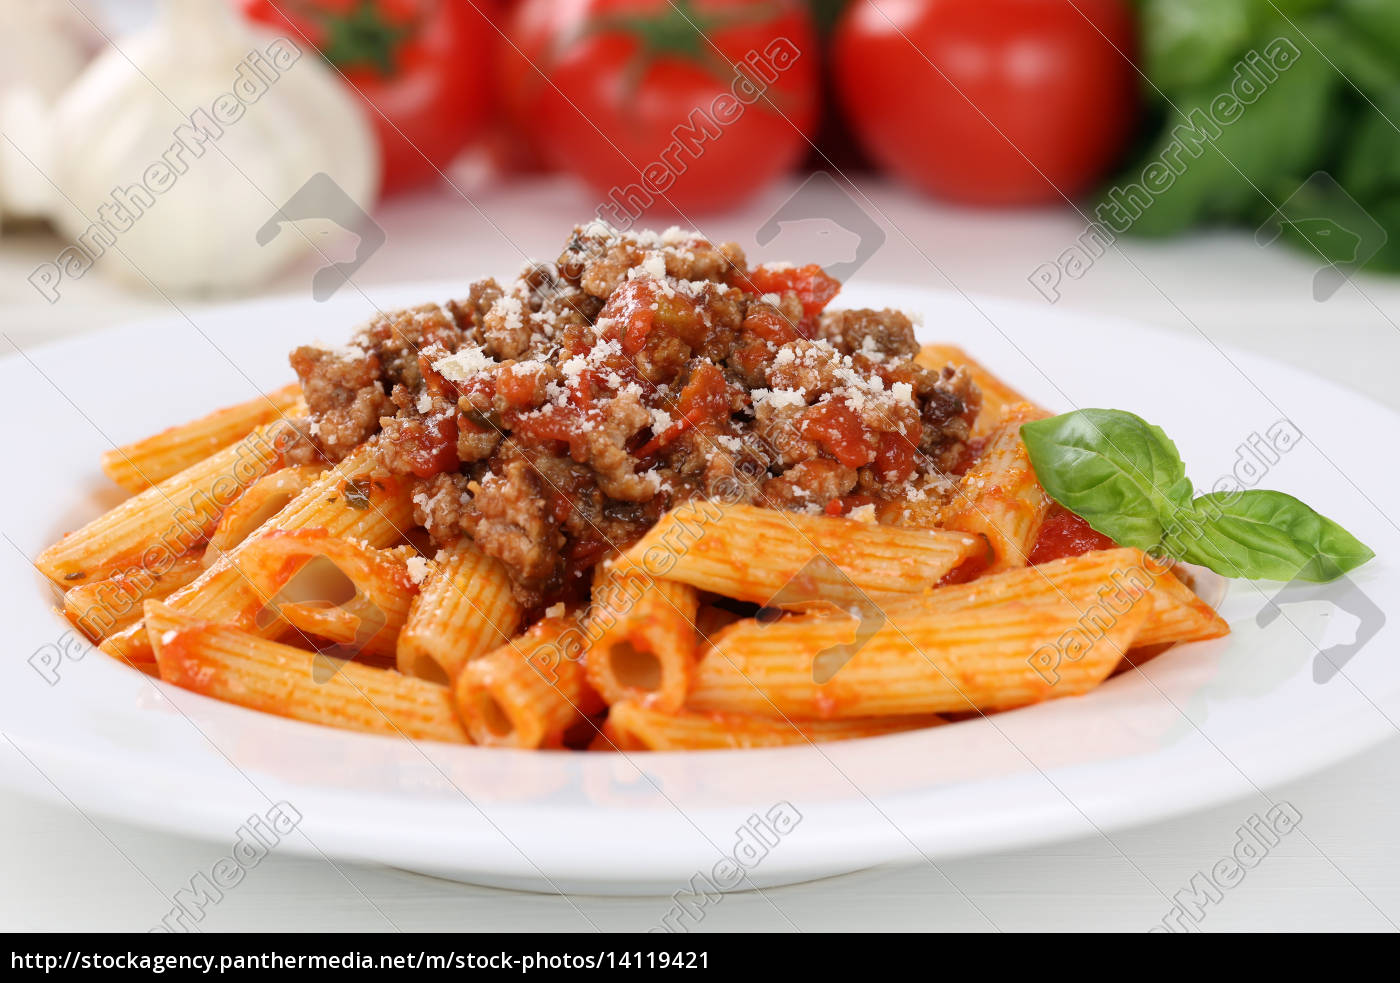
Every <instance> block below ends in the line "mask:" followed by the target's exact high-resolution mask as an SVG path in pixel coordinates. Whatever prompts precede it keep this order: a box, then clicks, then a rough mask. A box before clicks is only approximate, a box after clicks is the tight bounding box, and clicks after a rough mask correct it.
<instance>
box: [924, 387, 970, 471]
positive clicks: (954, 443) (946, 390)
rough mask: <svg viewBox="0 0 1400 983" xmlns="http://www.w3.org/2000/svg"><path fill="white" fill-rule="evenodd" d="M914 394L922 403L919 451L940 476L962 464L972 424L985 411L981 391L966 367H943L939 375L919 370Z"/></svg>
mask: <svg viewBox="0 0 1400 983" xmlns="http://www.w3.org/2000/svg"><path fill="white" fill-rule="evenodd" d="M914 393H915V395H916V396H917V397H918V399H919V401H920V403H921V404H922V409H921V411H920V418H921V421H922V424H923V428H922V433H921V435H920V438H919V450H920V452H922V453H923V454H926V455H928V457H929V458H930V460H931V461H932V463H933V465H934V467H935V468H936V469H937V470H938V471H939V472H940V473H947V472H949V471H952V470H953V469H954V468H956V467H957V465H958V464H959V463H960V461H961V459H962V457H963V451H964V448H965V446H966V444H967V440H968V438H969V437H970V436H971V434H972V421H973V420H975V419H977V414H978V412H979V411H980V410H981V409H982V392H981V390H979V389H978V388H977V384H976V383H975V382H973V381H972V376H971V375H970V374H969V373H968V371H967V369H966V368H965V367H964V366H961V365H958V366H952V365H948V366H944V368H943V369H942V371H940V372H930V371H928V370H927V369H922V368H920V369H919V372H918V373H917V374H916V376H915V383H914Z"/></svg>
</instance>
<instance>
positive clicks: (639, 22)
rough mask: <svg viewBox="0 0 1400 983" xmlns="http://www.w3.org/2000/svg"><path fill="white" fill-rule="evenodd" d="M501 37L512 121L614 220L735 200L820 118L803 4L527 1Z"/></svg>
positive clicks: (774, 171) (778, 166)
mask: <svg viewBox="0 0 1400 983" xmlns="http://www.w3.org/2000/svg"><path fill="white" fill-rule="evenodd" d="M509 34H510V43H508V44H506V45H505V46H504V47H503V48H502V54H501V65H500V78H501V82H502V97H503V98H504V99H505V100H506V105H507V113H508V115H509V116H510V117H511V119H512V121H513V126H514V129H515V130H516V131H518V132H528V133H530V134H532V136H533V142H534V144H535V145H536V146H537V147H538V149H539V150H540V151H541V153H542V155H543V156H544V157H545V158H546V159H547V160H549V161H550V162H551V163H553V164H554V165H555V166H557V167H559V168H560V169H561V170H566V171H569V172H571V173H573V174H574V175H576V176H578V177H579V178H581V179H583V181H585V182H586V183H587V184H588V185H589V186H590V187H591V188H592V190H593V191H594V192H595V193H596V194H597V195H599V197H600V199H601V200H602V203H603V206H604V207H603V209H602V210H601V211H600V212H599V215H600V216H601V217H603V218H605V219H608V220H609V221H613V222H614V224H619V225H625V224H630V221H631V220H632V219H634V218H636V217H638V216H640V215H641V214H643V213H646V212H653V213H655V212H662V213H672V214H675V213H680V214H682V215H690V214H692V213H700V212H706V211H712V210H717V209H722V208H726V207H728V206H730V205H734V204H736V203H738V202H740V201H742V200H743V199H745V198H747V197H748V196H750V195H751V194H753V193H754V192H755V191H757V190H758V189H759V188H761V187H763V186H764V185H765V184H766V183H767V182H768V181H769V180H770V179H772V178H773V177H775V176H777V175H778V174H781V173H782V172H784V171H786V170H787V169H788V168H790V167H792V166H793V165H794V164H796V163H797V161H798V160H799V159H800V158H801V157H802V154H803V151H804V150H805V149H806V147H807V142H806V135H807V134H808V133H809V132H810V131H811V129H812V127H813V126H814V125H815V122H816V114H817V90H818V72H817V70H818V60H819V59H818V56H817V47H816V41H815V38H814V36H813V33H812V24H811V20H810V18H809V16H808V13H807V9H806V6H805V5H804V4H803V3H801V2H799V0H763V2H761V3H755V2H753V0H525V2H524V3H522V4H521V6H520V7H519V8H518V9H517V10H516V12H515V14H514V16H513V17H512V18H511V21H510V27H509ZM736 66H737V68H736ZM741 73H742V74H741Z"/></svg>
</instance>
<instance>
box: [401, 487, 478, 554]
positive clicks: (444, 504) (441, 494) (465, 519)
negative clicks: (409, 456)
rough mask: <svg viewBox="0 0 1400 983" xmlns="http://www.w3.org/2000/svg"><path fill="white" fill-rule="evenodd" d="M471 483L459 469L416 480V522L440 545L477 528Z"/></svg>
mask: <svg viewBox="0 0 1400 983" xmlns="http://www.w3.org/2000/svg"><path fill="white" fill-rule="evenodd" d="M469 485H470V479H469V478H468V477H467V476H466V475H464V474H458V473H457V472H455V471H449V472H447V473H445V474H439V475H434V476H433V477H431V478H428V479H426V480H422V481H418V482H415V485H414V489H413V521H414V522H416V523H418V524H419V525H420V526H422V527H424V528H425V529H427V530H428V535H429V536H431V537H432V538H433V542H435V543H437V544H438V545H439V546H446V545H447V544H449V543H453V542H456V541H457V540H458V539H460V538H461V537H462V536H469V535H471V533H472V531H473V530H474V529H475V528H476V515H475V513H474V512H472V511H471V501H472V495H471V491H470V488H469Z"/></svg>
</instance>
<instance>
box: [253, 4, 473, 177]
mask: <svg viewBox="0 0 1400 983" xmlns="http://www.w3.org/2000/svg"><path fill="white" fill-rule="evenodd" d="M240 2H241V3H242V6H243V11H244V14H245V15H246V16H247V17H248V18H249V19H250V20H253V21H255V22H257V23H260V24H263V25H266V26H267V27H270V28H272V29H273V30H276V31H278V32H281V33H283V34H284V35H285V36H286V37H287V38H289V39H290V40H292V41H294V42H296V43H297V44H299V45H307V44H309V45H313V46H315V47H316V48H317V49H319V50H320V52H321V54H322V56H323V57H324V58H325V59H326V60H327V61H328V62H330V63H331V65H332V66H333V67H335V68H336V69H338V70H339V71H340V73H341V74H342V75H343V76H344V78H345V81H346V82H347V83H348V84H349V85H350V86H351V87H352V88H353V89H354V90H355V91H356V92H357V93H358V94H359V96H360V98H361V99H362V100H363V101H364V102H365V104H366V105H365V112H366V114H367V116H368V118H369V121H370V124H371V125H372V126H373V127H374V132H375V135H376V136H377V137H378V139H379V146H380V149H381V151H382V153H383V157H384V178H383V181H382V184H381V192H382V193H383V194H392V193H394V192H395V191H399V190H402V189H404V188H409V187H412V186H414V185H418V184H423V183H425V182H427V181H430V180H432V179H433V178H434V177H436V176H437V175H438V172H439V171H440V170H441V169H442V168H443V167H445V166H446V165H447V164H448V163H450V162H451V161H452V159H453V158H454V157H456V156H457V154H458V153H460V152H461V151H462V150H463V149H464V148H465V147H466V146H467V145H468V144H469V143H471V142H472V141H473V140H475V139H476V138H477V137H479V136H481V135H482V134H483V132H484V130H485V128H486V125H487V122H488V118H489V115H490V108H491V100H490V84H491V57H492V52H493V51H494V48H495V39H496V38H497V36H498V35H497V31H496V29H495V28H494V27H492V26H491V24H490V22H489V21H488V19H487V18H488V17H489V16H490V15H491V13H492V12H493V11H494V6H493V5H494V3H495V0H472V2H471V3H463V2H460V0H240Z"/></svg>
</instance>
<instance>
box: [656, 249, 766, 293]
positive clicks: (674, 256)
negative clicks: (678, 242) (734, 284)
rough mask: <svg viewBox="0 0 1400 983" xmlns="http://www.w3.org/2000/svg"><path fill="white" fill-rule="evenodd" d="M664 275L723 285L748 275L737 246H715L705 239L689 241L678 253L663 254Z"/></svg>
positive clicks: (745, 263)
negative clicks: (710, 281) (664, 263)
mask: <svg viewBox="0 0 1400 983" xmlns="http://www.w3.org/2000/svg"><path fill="white" fill-rule="evenodd" d="M664 255H665V257H666V275H667V276H673V277H675V278H676V279H678V280H713V281H715V282H716V283H722V282H725V281H726V280H729V279H733V278H734V276H735V274H743V273H747V272H748V268H749V265H748V260H747V259H746V258H745V257H744V250H743V249H741V248H739V244H738V243H734V242H722V243H719V244H718V245H716V244H715V243H712V242H710V241H708V240H706V239H694V238H692V239H688V240H687V241H686V242H685V244H684V246H683V247H682V248H679V249H670V250H667V251H666V252H665V254H664Z"/></svg>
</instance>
